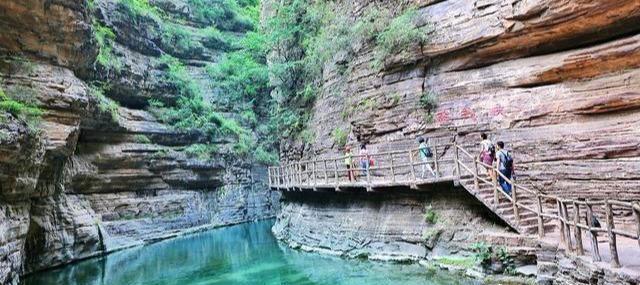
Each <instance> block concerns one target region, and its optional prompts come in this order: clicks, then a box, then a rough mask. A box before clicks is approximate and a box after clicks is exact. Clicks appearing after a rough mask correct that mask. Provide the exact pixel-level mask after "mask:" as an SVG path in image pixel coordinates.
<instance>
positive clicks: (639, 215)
mask: <svg viewBox="0 0 640 285" xmlns="http://www.w3.org/2000/svg"><path fill="white" fill-rule="evenodd" d="M631 208H632V209H633V216H634V217H635V218H636V238H637V239H638V246H640V203H639V202H636V203H634V204H633V206H631Z"/></svg>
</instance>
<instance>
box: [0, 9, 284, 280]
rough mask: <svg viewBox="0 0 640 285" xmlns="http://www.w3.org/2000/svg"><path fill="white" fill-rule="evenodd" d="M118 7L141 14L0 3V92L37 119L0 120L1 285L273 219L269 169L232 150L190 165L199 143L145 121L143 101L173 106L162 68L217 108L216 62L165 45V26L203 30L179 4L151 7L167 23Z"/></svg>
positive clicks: (3, 115)
mask: <svg viewBox="0 0 640 285" xmlns="http://www.w3.org/2000/svg"><path fill="white" fill-rule="evenodd" d="M125 2H136V1H115V0H113V1H112V0H104V1H102V0H100V1H65V0H62V1H41V0H29V1H2V3H0V19H1V20H0V29H1V30H3V31H4V32H3V33H2V34H1V35H0V55H2V60H1V61H0V62H1V64H0V88H2V90H3V92H4V93H6V95H7V96H8V97H9V98H11V99H12V100H17V101H19V102H22V103H28V104H30V105H33V106H36V107H38V108H39V109H40V110H42V113H43V114H42V115H41V116H39V118H31V119H29V120H27V119H25V118H24V117H23V116H19V114H18V111H16V110H14V112H11V111H6V110H5V109H3V111H2V112H0V122H1V123H0V209H1V210H0V283H1V284H18V282H19V277H20V276H21V275H23V274H26V273H29V272H34V271H37V270H42V269H45V268H49V267H52V266H56V265H60V264H64V263H68V262H71V261H73V260H77V259H82V258H86V257H90V256H95V255H99V254H103V253H105V252H109V251H113V250H117V249H119V248H122V247H127V246H132V245H137V244H143V243H147V242H152V241H154V240H158V239H162V238H167V237H171V236H175V235H179V234H182V233H185V232H190V231H195V230H200V229H205V228H209V227H215V226H222V225H229V224H235V223H240V222H245V221H251V220H256V219H263V218H268V217H272V216H273V215H274V214H275V211H276V210H277V208H278V207H279V203H278V199H279V195H278V193H276V192H270V191H268V189H267V186H266V184H265V179H266V178H265V175H266V170H265V169H264V166H261V165H258V164H255V163H254V162H253V160H252V159H250V158H241V157H238V156H236V155H234V154H231V153H228V152H227V151H226V150H227V149H228V148H227V144H229V143H230V141H229V140H224V139H223V140H220V142H218V143H217V144H218V146H219V147H220V149H221V151H219V152H217V153H215V154H212V155H211V156H209V157H203V156H198V155H196V156H194V155H191V154H190V153H189V152H188V151H187V149H188V147H189V146H191V145H193V144H196V143H202V142H203V141H204V140H205V139H204V137H203V134H200V133H193V132H184V131H180V130H178V129H176V128H174V127H172V126H169V125H167V124H164V123H161V121H159V120H158V119H156V118H155V117H154V115H153V114H151V113H150V112H149V111H148V101H149V99H154V100H159V101H161V102H164V103H165V104H168V105H169V104H172V103H175V100H176V98H177V97H178V96H179V90H177V88H176V87H175V86H172V85H171V84H170V82H167V80H166V78H167V76H168V73H169V70H168V68H167V66H166V63H165V62H163V61H162V60H161V57H162V56H163V55H167V54H168V55H171V56H173V57H175V58H177V59H179V60H180V61H182V62H183V63H184V65H185V67H186V70H187V73H188V76H190V77H191V78H194V80H195V82H196V84H198V86H199V87H200V88H202V89H203V90H204V92H203V93H205V94H207V95H208V96H211V97H213V99H212V100H214V99H215V98H216V97H215V96H213V93H212V91H211V90H210V83H209V82H208V80H209V79H208V77H205V76H204V73H205V71H204V69H205V66H206V65H208V64H215V63H216V62H217V60H218V58H219V57H220V55H222V54H224V50H223V49H221V48H219V47H218V46H216V45H212V44H209V42H207V41H208V40H210V39H206V38H203V37H200V36H197V35H198V34H197V33H191V34H189V37H190V38H189V40H191V41H193V42H194V44H193V46H195V48H193V49H188V50H180V49H179V48H178V47H177V45H176V46H174V45H167V44H166V43H165V42H163V41H161V39H160V38H161V37H162V33H161V31H160V30H159V29H160V28H159V23H160V22H159V21H167V22H171V23H172V25H175V26H178V25H179V28H180V29H182V30H187V31H192V30H198V29H203V28H204V27H206V26H207V23H203V22H201V21H200V22H199V21H198V19H197V18H196V17H195V16H194V9H193V8H192V7H191V6H190V4H189V3H187V2H185V1H152V2H151V5H152V7H154V8H153V9H160V10H154V11H157V12H158V13H159V14H161V15H162V18H155V17H151V16H148V17H146V16H142V17H131V15H130V14H128V13H129V12H130V11H129V10H127V9H128V8H127V6H126V5H125ZM142 2H146V1H140V3H142ZM174 22H175V23H174ZM100 29H102V30H100ZM107 29H108V30H107ZM230 29H231V30H230V33H236V34H237V35H241V33H242V31H243V29H236V28H235V27H231V28H230ZM105 31H107V32H106V33H107V35H106V36H107V40H108V41H109V42H108V46H105V42H104V41H105V38H104V37H105V35H104V34H105ZM101 32H102V35H101V34H100V33H101ZM111 34H113V35H111ZM101 36H102V38H100V37H101ZM105 50H106V52H108V53H107V54H105V53H104V52H105ZM101 56H109V57H110V58H109V61H105V60H104V58H100V57H101ZM106 85H108V87H109V88H101V89H100V90H96V89H98V88H96V87H103V86H106ZM221 112H224V110H221Z"/></svg>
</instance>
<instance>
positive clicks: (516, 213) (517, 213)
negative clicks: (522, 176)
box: [507, 179, 520, 226]
mask: <svg viewBox="0 0 640 285" xmlns="http://www.w3.org/2000/svg"><path fill="white" fill-rule="evenodd" d="M507 183H509V184H511V202H512V204H513V215H514V217H515V218H516V224H517V225H518V226H519V225H520V210H519V209H518V195H517V192H516V184H515V183H513V180H512V179H509V181H508V182H507Z"/></svg>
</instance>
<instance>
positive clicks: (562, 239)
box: [556, 200, 567, 247]
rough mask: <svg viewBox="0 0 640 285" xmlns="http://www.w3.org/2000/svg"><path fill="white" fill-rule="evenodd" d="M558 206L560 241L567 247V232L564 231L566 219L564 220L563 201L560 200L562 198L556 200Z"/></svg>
mask: <svg viewBox="0 0 640 285" xmlns="http://www.w3.org/2000/svg"><path fill="white" fill-rule="evenodd" d="M556 206H558V213H557V216H558V222H559V223H560V242H561V243H562V244H563V245H564V246H565V247H566V246H567V240H566V239H565V234H564V233H565V232H564V227H565V224H564V221H563V220H562V203H561V202H560V200H556Z"/></svg>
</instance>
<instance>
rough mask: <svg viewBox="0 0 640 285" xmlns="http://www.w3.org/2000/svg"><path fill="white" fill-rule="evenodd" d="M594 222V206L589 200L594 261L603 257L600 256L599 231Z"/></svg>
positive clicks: (588, 212)
mask: <svg viewBox="0 0 640 285" xmlns="http://www.w3.org/2000/svg"><path fill="white" fill-rule="evenodd" d="M593 224H594V220H593V207H592V206H591V204H589V201H587V225H588V227H589V237H590V238H591V257H592V258H593V261H595V262H600V261H602V257H600V248H599V247H598V232H596V231H595V230H594V228H593Z"/></svg>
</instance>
